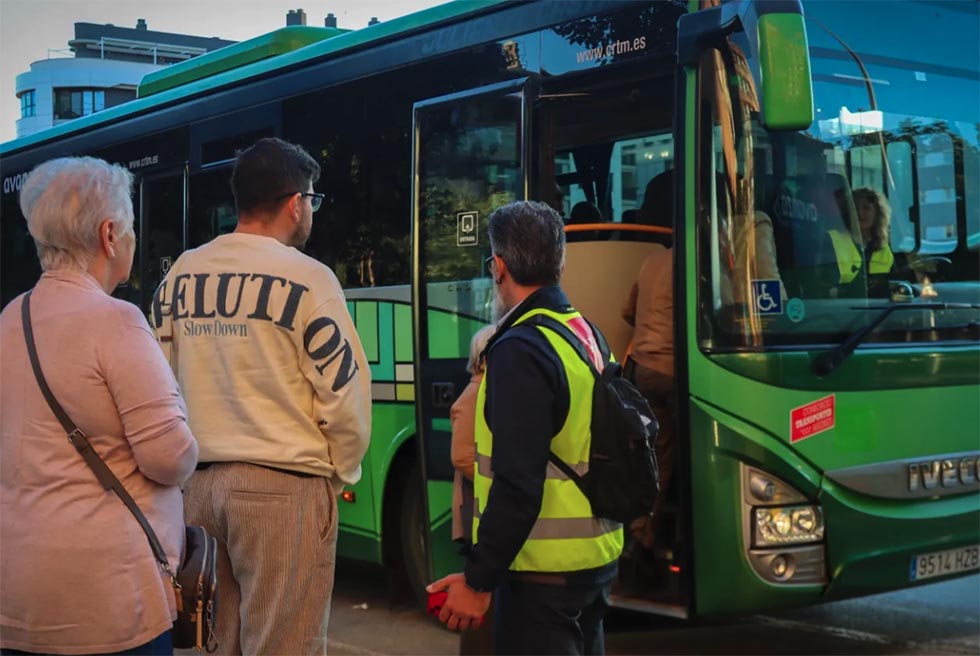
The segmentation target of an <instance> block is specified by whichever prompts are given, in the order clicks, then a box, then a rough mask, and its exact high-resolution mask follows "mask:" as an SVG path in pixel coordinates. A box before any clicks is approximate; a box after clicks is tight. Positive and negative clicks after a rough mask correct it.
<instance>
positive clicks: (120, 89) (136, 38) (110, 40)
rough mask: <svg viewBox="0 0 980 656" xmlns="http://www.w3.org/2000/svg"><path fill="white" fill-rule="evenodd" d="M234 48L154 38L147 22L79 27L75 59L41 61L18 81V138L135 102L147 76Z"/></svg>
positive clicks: (220, 42) (166, 35)
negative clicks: (131, 24)
mask: <svg viewBox="0 0 980 656" xmlns="http://www.w3.org/2000/svg"><path fill="white" fill-rule="evenodd" d="M233 43H235V41H226V40H224V39H219V38H217V37H200V36H190V35H186V34H173V33H170V32H154V31H151V30H149V29H147V25H146V21H145V20H143V19H142V18H141V19H139V20H138V21H137V23H136V27H135V28H129V27H116V26H114V25H97V24H94V23H75V38H74V39H72V40H71V41H69V42H68V46H69V48H70V49H71V52H72V54H73V55H74V56H71V57H55V58H48V59H42V60H40V61H36V62H34V63H32V64H31V70H30V71H28V72H26V73H21V74H20V75H18V76H17V82H16V93H17V97H18V98H19V99H20V119H18V120H17V136H18V137H24V136H27V135H29V134H33V133H34V132H38V131H39V130H44V129H45V128H49V127H51V126H53V125H58V124H59V123H62V122H64V121H70V120H72V119H75V118H78V117H80V116H87V115H88V114H92V113H94V112H97V111H100V110H103V109H105V108H107V107H112V106H114V105H118V104H120V103H124V102H126V101H127V100H132V99H134V98H135V97H136V87H137V86H138V85H139V82H140V80H141V79H142V78H143V76H144V75H146V74H147V73H150V72H152V71H155V70H158V69H160V68H162V67H164V66H167V65H170V64H174V63H177V62H181V61H184V60H186V59H190V58H191V57H195V56H197V55H201V54H204V53H206V52H209V51H211V50H217V49H218V48H222V47H224V46H227V45H231V44H233Z"/></svg>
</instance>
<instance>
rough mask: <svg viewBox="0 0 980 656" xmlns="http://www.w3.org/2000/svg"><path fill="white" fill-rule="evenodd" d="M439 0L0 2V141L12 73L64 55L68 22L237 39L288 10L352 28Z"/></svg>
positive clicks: (15, 107)
mask: <svg viewBox="0 0 980 656" xmlns="http://www.w3.org/2000/svg"><path fill="white" fill-rule="evenodd" d="M445 1H446V0H0V143H2V142H5V141H9V140H11V139H14V138H15V137H16V136H17V126H16V121H17V119H18V118H20V103H19V101H18V100H17V97H16V95H14V88H15V87H14V84H15V79H16V77H17V76H18V75H19V74H20V73H24V72H26V71H28V70H30V65H31V62H34V61H38V60H40V59H47V58H48V57H49V56H52V57H64V56H66V52H65V51H67V49H68V41H69V40H70V39H72V38H74V35H75V23H76V22H78V23H112V24H113V25H116V26H117V27H136V19H138V18H144V19H146V22H147V28H148V29H150V30H156V31H160V32H177V33H180V34H191V35H194V36H216V37H220V38H222V39H230V40H233V41H242V40H245V39H249V38H252V37H254V36H259V35H260V34H265V33H266V32H270V31H272V30H274V29H276V28H279V27H284V26H285V25H286V13H287V12H288V11H289V10H290V9H303V10H304V11H305V12H306V17H307V22H306V24H307V25H315V26H322V25H323V19H324V17H325V16H326V15H327V14H328V13H332V14H333V15H334V16H336V17H337V26H338V27H343V28H348V29H357V28H361V27H366V26H367V24H368V21H370V20H371V18H372V17H377V18H378V19H379V20H381V21H386V20H391V19H392V18H397V17H398V16H403V15H405V14H410V13H412V12H415V11H419V10H421V9H426V8H428V7H433V6H436V5H440V4H443V3H444V2H445ZM58 50H60V51H63V52H54V51H58ZM49 51H50V53H49ZM68 54H69V55H70V53H68Z"/></svg>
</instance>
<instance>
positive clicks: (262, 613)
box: [184, 462, 337, 654]
mask: <svg viewBox="0 0 980 656" xmlns="http://www.w3.org/2000/svg"><path fill="white" fill-rule="evenodd" d="M184 517H185V519H186V521H187V523H188V524H198V525H200V526H203V527H204V528H205V529H206V530H207V531H208V533H210V534H211V535H213V536H215V537H216V538H217V541H218V615H217V637H218V651H217V653H218V654H326V652H327V624H328V622H329V620H330V599H331V596H332V594H333V583H334V566H335V561H336V555H337V495H336V493H335V492H334V490H333V488H332V487H331V485H330V481H329V480H328V479H326V478H324V477H322V476H310V475H305V474H297V473H290V472H287V471H283V470H279V469H271V468H268V467H260V466H258V465H251V464H248V463H241V462H228V463H214V464H212V465H209V466H207V467H206V468H205V469H200V470H199V471H197V472H196V473H195V474H194V475H193V476H192V477H191V479H190V480H189V481H188V483H187V486H186V487H185V489H184Z"/></svg>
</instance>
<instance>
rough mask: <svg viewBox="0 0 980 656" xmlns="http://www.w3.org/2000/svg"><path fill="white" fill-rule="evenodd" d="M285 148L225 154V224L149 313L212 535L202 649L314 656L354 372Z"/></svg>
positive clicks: (292, 159) (272, 143)
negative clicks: (212, 620)
mask: <svg viewBox="0 0 980 656" xmlns="http://www.w3.org/2000/svg"><path fill="white" fill-rule="evenodd" d="M319 175H320V167H319V165H318V164H317V163H316V161H315V160H313V159H312V158H311V157H310V156H309V155H308V154H307V153H306V151H304V150H303V149H302V148H301V147H299V146H295V145H293V144H289V143H287V142H285V141H281V140H279V139H262V140H260V141H258V142H257V143H256V144H255V145H253V146H252V147H251V148H249V149H248V150H246V151H244V152H243V153H241V154H240V155H239V156H238V160H237V162H236V165H235V170H234V173H233V174H232V189H233V191H234V195H235V204H236V206H237V210H238V225H237V227H236V229H235V232H233V233H231V234H227V235H221V236H219V237H217V238H215V239H214V240H213V241H211V242H210V243H208V244H205V245H204V246H201V247H199V248H196V249H193V250H189V251H187V252H185V253H184V254H183V255H181V256H180V257H179V258H178V259H177V261H176V262H175V263H174V265H173V267H172V268H171V269H170V271H169V273H168V274H167V276H166V278H165V279H164V280H163V282H161V283H160V287H159V288H158V289H157V292H156V295H155V298H154V302H153V308H152V323H153V327H154V330H155V331H156V335H157V339H158V340H159V342H160V345H161V347H162V348H163V350H164V352H165V354H166V355H167V357H168V358H169V360H170V364H171V366H172V367H173V369H174V373H175V374H176V375H177V380H178V382H179V383H180V386H181V389H182V391H183V394H184V396H185V399H186V402H187V409H188V420H189V423H190V426H191V430H192V431H193V432H194V435H195V436H196V437H197V439H198V441H199V446H200V463H201V464H200V465H198V471H197V472H196V473H195V474H194V476H193V477H192V478H191V480H190V481H189V482H188V484H187V487H186V489H185V499H184V507H185V516H186V520H187V523H188V524H199V525H202V526H204V527H205V528H206V529H207V530H208V532H210V533H211V534H212V535H215V536H216V537H217V539H218V585H219V597H218V599H219V603H218V618H217V627H218V629H217V630H218V636H217V638H218V643H219V647H218V651H219V653H222V654H242V653H244V654H314V653H317V654H323V653H325V652H326V641H327V623H328V620H329V615H330V598H331V594H332V591H333V578H334V560H335V556H336V543H337V495H338V493H339V492H340V491H341V490H342V488H343V487H344V485H353V484H354V483H356V482H357V481H358V479H359V478H360V476H361V459H362V458H363V456H364V453H365V451H366V450H367V446H368V440H369V437H370V433H371V415H370V411H371V398H370V387H371V384H370V371H369V369H368V364H367V360H366V358H365V356H364V352H363V350H362V348H361V343H360V340H359V339H358V336H357V333H356V332H355V330H354V325H353V322H352V320H351V317H350V314H349V313H348V311H347V303H346V300H345V298H344V293H343V291H342V290H341V288H340V284H339V282H338V281H337V278H336V276H335V275H334V273H333V272H332V271H331V270H330V269H329V268H328V267H327V266H326V265H324V264H322V263H320V262H318V261H316V260H314V259H312V258H310V257H307V256H306V255H304V254H303V253H301V252H300V251H299V250H297V249H298V248H301V247H302V246H303V245H304V244H305V243H306V240H307V239H308V238H309V236H310V230H311V228H312V224H313V213H314V212H315V211H316V210H317V209H319V206H320V202H321V201H322V199H323V194H318V193H315V192H314V191H313V183H314V182H316V180H317V179H318V178H319Z"/></svg>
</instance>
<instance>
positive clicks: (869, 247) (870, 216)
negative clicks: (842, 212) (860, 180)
mask: <svg viewBox="0 0 980 656" xmlns="http://www.w3.org/2000/svg"><path fill="white" fill-rule="evenodd" d="M854 205H855V206H856V207H857V216H858V223H859V224H860V226H861V238H862V239H863V240H864V266H865V267H866V268H867V271H868V296H888V293H889V284H888V281H889V279H890V278H892V277H893V274H894V273H895V255H894V253H892V249H891V246H890V244H889V241H890V237H891V213H892V210H891V206H889V204H888V199H886V198H885V196H884V194H882V193H881V192H880V191H877V190H875V189H871V188H869V187H862V188H860V189H855V190H854Z"/></svg>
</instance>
